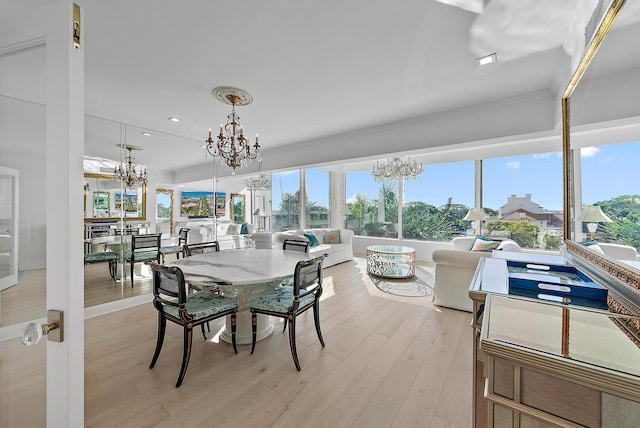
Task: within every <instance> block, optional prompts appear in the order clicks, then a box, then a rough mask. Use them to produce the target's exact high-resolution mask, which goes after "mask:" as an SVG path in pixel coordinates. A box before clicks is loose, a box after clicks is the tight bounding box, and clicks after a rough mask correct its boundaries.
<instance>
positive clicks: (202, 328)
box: [200, 322, 209, 340]
mask: <svg viewBox="0 0 640 428" xmlns="http://www.w3.org/2000/svg"><path fill="white" fill-rule="evenodd" d="M205 324H209V323H208V322H206V323H202V324H200V329H201V330H202V337H204V340H207V335H206V334H205V332H204V325H205Z"/></svg>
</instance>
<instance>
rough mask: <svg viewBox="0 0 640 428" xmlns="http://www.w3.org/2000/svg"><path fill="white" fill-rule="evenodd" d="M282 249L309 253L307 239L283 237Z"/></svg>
mask: <svg viewBox="0 0 640 428" xmlns="http://www.w3.org/2000/svg"><path fill="white" fill-rule="evenodd" d="M282 249H283V250H288V251H299V252H301V253H307V254H308V253H309V241H299V240H295V239H285V240H284V241H282Z"/></svg>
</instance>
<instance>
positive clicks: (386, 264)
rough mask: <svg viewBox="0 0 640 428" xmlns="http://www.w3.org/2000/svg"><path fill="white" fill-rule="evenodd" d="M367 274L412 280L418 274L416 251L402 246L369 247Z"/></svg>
mask: <svg viewBox="0 0 640 428" xmlns="http://www.w3.org/2000/svg"><path fill="white" fill-rule="evenodd" d="M367 273H370V274H372V275H375V276H379V277H381V278H411V277H412V276H414V275H415V273H416V250H415V249H414V248H411V247H405V246H402V245H371V246H369V247H367Z"/></svg>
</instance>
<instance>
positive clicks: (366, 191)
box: [346, 171, 399, 238]
mask: <svg viewBox="0 0 640 428" xmlns="http://www.w3.org/2000/svg"><path fill="white" fill-rule="evenodd" d="M346 182H347V193H346V195H347V207H348V209H349V214H348V215H347V228H348V229H352V230H353V231H354V233H355V234H356V235H365V236H380V237H390V238H396V237H397V236H398V229H397V227H398V203H399V201H398V182H397V181H392V180H383V181H382V182H377V181H376V180H375V179H374V178H373V176H371V173H370V172H369V171H358V172H351V173H347V177H346Z"/></svg>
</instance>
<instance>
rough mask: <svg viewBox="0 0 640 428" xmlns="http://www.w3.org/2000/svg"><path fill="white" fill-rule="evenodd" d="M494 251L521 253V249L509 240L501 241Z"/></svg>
mask: <svg viewBox="0 0 640 428" xmlns="http://www.w3.org/2000/svg"><path fill="white" fill-rule="evenodd" d="M496 250H502V251H511V252H514V253H521V252H522V248H520V245H518V244H517V243H516V242H514V241H510V240H505V241H502V242H501V243H500V245H498V248H496Z"/></svg>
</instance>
